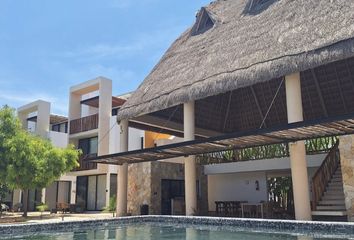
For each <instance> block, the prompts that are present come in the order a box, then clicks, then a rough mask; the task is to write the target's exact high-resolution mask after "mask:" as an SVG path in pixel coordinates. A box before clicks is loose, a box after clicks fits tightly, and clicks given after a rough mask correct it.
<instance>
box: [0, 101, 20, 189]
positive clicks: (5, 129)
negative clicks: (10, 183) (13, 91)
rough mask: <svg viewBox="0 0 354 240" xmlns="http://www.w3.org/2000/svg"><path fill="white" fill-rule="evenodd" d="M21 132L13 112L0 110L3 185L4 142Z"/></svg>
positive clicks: (1, 177)
mask: <svg viewBox="0 0 354 240" xmlns="http://www.w3.org/2000/svg"><path fill="white" fill-rule="evenodd" d="M19 131H21V124H20V121H19V120H18V119H17V118H16V117H15V113H14V110H13V109H11V108H10V107H8V106H4V107H3V108H1V109H0V183H5V178H6V166H7V164H8V161H7V159H6V158H5V156H4V155H5V153H6V152H7V149H6V147H5V142H6V141H7V140H8V139H9V138H11V137H12V136H15V135H16V134H17V133H18V132H19Z"/></svg>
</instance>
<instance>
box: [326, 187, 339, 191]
mask: <svg viewBox="0 0 354 240" xmlns="http://www.w3.org/2000/svg"><path fill="white" fill-rule="evenodd" d="M331 191H341V192H343V186H339V187H337V186H329V187H327V188H326V192H331Z"/></svg>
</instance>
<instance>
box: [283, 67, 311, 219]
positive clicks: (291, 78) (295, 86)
mask: <svg viewBox="0 0 354 240" xmlns="http://www.w3.org/2000/svg"><path fill="white" fill-rule="evenodd" d="M285 88H286V105H287V113H288V123H294V122H300V121H303V110H302V99H301V82H300V73H294V74H291V75H288V76H286V77H285ZM289 151H290V165H291V176H292V182H293V192H294V205H295V219H296V220H311V219H312V217H311V205H310V191H309V183H308V174H307V161H306V149H305V143H304V142H303V141H299V142H294V143H290V144H289Z"/></svg>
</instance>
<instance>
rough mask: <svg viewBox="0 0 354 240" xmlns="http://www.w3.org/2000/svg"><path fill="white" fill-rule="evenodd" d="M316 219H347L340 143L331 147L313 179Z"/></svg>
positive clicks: (313, 201)
mask: <svg viewBox="0 0 354 240" xmlns="http://www.w3.org/2000/svg"><path fill="white" fill-rule="evenodd" d="M312 194H313V197H312V203H313V204H312V209H313V211H312V216H313V219H314V220H330V221H331V220H332V221H341V220H342V221H345V220H347V211H346V208H345V202H344V192H343V179H342V171H341V167H340V156H339V149H338V143H337V144H336V145H335V146H334V147H333V148H332V149H331V151H330V152H329V153H328V155H327V156H326V158H325V160H324V161H323V163H322V165H321V166H320V167H319V169H318V170H317V172H316V173H315V175H314V177H313V179H312Z"/></svg>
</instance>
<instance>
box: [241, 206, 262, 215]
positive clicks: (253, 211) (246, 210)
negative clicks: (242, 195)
mask: <svg viewBox="0 0 354 240" xmlns="http://www.w3.org/2000/svg"><path fill="white" fill-rule="evenodd" d="M243 214H244V217H249V218H253V217H257V215H258V208H257V206H255V205H244V206H243Z"/></svg>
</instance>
